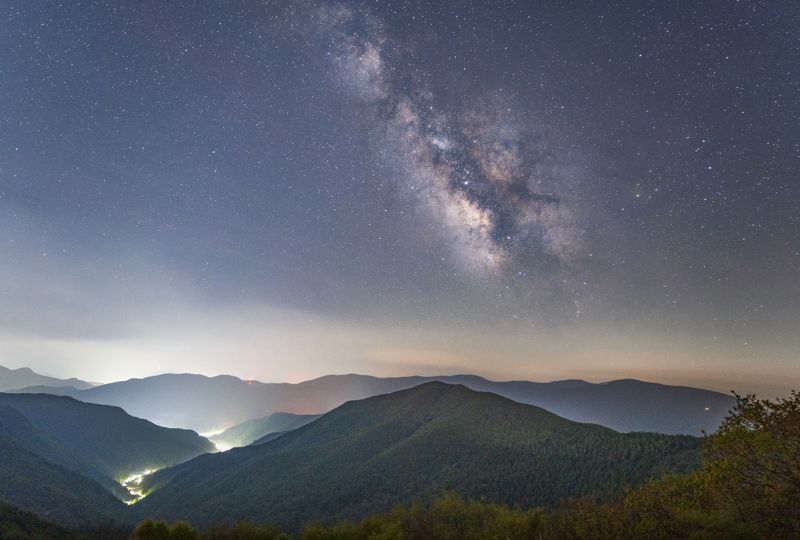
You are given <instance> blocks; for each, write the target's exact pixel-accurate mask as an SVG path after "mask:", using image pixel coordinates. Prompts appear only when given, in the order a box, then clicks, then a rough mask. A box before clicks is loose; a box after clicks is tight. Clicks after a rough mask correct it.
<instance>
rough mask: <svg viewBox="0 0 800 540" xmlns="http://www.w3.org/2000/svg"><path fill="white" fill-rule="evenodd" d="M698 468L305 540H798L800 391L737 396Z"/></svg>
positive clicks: (428, 510)
mask: <svg viewBox="0 0 800 540" xmlns="http://www.w3.org/2000/svg"><path fill="white" fill-rule="evenodd" d="M704 449H705V459H704V463H703V466H702V467H701V468H700V469H699V470H697V471H696V472H694V473H691V474H684V475H675V474H670V475H666V476H664V477H662V478H660V479H657V480H653V481H651V482H648V483H646V484H645V485H644V486H642V487H641V488H639V489H636V490H630V491H628V492H627V493H626V495H625V496H624V497H623V498H622V499H620V500H618V501H616V502H613V503H597V502H593V501H591V500H575V501H571V502H569V503H567V504H565V505H564V506H562V507H560V508H559V509H557V510H554V511H546V510H544V509H541V508H534V509H531V510H524V509H519V508H509V507H507V506H503V505H499V504H494V503H492V502H488V501H474V500H465V499H463V498H461V497H460V496H459V495H456V494H445V495H443V496H441V497H439V498H437V499H436V500H435V501H433V502H432V503H431V504H429V505H420V504H416V503H415V504H411V505H406V506H402V507H398V508H396V509H394V510H392V511H391V512H388V513H382V514H376V515H372V516H369V517H367V518H365V519H362V520H361V521H359V522H357V523H354V522H349V523H342V524H339V525H336V526H333V527H324V526H322V525H315V524H311V525H308V526H306V527H305V529H304V530H303V531H302V532H301V533H300V534H299V535H298V537H299V538H300V539H302V540H348V539H353V540H378V539H381V540H388V539H398V540H399V539H406V540H417V539H418V540H424V539H432V540H437V539H441V540H446V539H447V540H449V539H460V538H463V539H475V540H478V539H531V540H533V539H537V540H547V539H554V540H555V539H576V540H578V539H579V540H593V539H597V540H601V539H609V538H611V539H613V538H619V539H623V538H643V539H644V538H647V539H648V540H658V539H672V538H697V539H700V538H720V539H723V538H724V539H737V538H738V539H770V538H797V537H799V536H800V506H798V504H797V502H798V501H800V394H798V393H796V392H795V393H792V395H791V397H790V398H788V399H779V400H777V401H767V400H759V399H757V398H755V397H754V396H744V397H742V396H737V406H736V408H735V409H734V410H733V411H732V414H731V415H730V416H729V417H728V418H727V419H726V420H725V421H724V422H723V425H722V426H721V428H720V429H719V431H717V432H716V433H714V434H713V435H710V436H708V437H706V438H705V440H704ZM133 538H134V539H136V540H150V539H175V540H177V539H184V538H185V539H192V538H204V539H206V538H207V539H212V538H213V539H220V540H225V539H230V540H236V539H252V540H255V539H264V540H266V539H275V540H277V539H280V538H289V536H288V535H286V533H283V532H281V531H280V530H278V529H275V528H272V527H266V528H259V527H256V526H254V525H251V524H247V523H241V524H238V525H236V526H234V527H227V528H226V527H216V528H213V527H212V528H210V529H207V530H206V531H204V532H202V533H199V532H196V531H194V530H193V529H192V528H191V527H190V526H189V525H187V524H185V523H178V524H174V525H171V526H170V525H167V524H164V523H159V522H154V521H146V522H144V523H142V524H140V525H139V527H138V528H137V529H136V531H135V532H134V534H133Z"/></svg>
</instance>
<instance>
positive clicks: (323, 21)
mask: <svg viewBox="0 0 800 540" xmlns="http://www.w3.org/2000/svg"><path fill="white" fill-rule="evenodd" d="M315 20H316V22H317V24H318V25H319V28H318V29H317V30H318V31H319V32H321V33H322V35H323V36H324V38H325V40H324V41H325V42H327V43H329V48H328V50H327V54H328V55H329V56H330V60H331V68H332V70H333V73H334V79H335V81H336V82H337V83H338V84H339V85H340V87H341V88H342V89H344V90H347V91H349V92H352V94H353V95H355V96H357V97H358V98H359V99H361V100H363V102H364V103H365V105H369V106H370V107H372V108H374V109H375V120H376V121H377V122H379V123H380V126H381V131H382V132H383V133H382V135H383V140H382V143H383V147H382V153H383V154H384V155H385V156H386V158H387V159H388V160H390V161H391V163H392V164H393V165H394V167H395V168H396V169H397V170H398V172H399V174H398V178H399V181H400V183H401V189H402V190H403V191H405V192H406V194H408V193H409V192H410V193H412V194H413V198H414V199H415V201H416V203H417V204H418V205H419V207H420V208H422V209H423V211H424V212H425V213H426V214H427V216H428V218H429V219H430V220H431V221H432V224H433V225H432V228H434V229H437V230H436V234H440V235H442V236H443V237H445V238H446V239H447V240H448V241H449V242H450V243H451V245H452V249H453V252H454V253H455V255H456V256H457V257H458V260H459V261H460V263H461V264H462V265H463V266H464V267H465V268H467V269H469V270H470V271H472V272H475V273H485V272H490V273H492V272H501V271H513V272H515V273H516V274H517V275H518V276H526V275H527V274H528V273H529V272H535V271H540V270H541V269H542V268H543V267H545V266H547V265H548V263H550V264H553V263H555V264H557V265H559V266H563V265H568V264H570V263H572V262H574V261H575V260H576V259H578V258H579V257H580V256H581V255H582V253H583V252H584V247H585V246H584V242H583V235H582V231H581V229H580V227H579V226H578V225H577V223H576V221H575V219H574V218H573V216H572V211H571V210H570V206H569V200H568V199H567V198H565V197H562V196H561V195H560V193H561V190H562V189H564V187H565V186H563V185H553V184H549V183H544V184H543V182H542V179H541V178H539V177H537V175H536V169H537V167H538V165H539V162H540V161H542V160H544V159H545V157H546V156H544V155H543V153H542V151H541V149H539V148H538V147H537V142H538V141H537V136H536V134H535V133H534V132H533V130H532V129H531V128H530V127H528V126H524V125H520V122H519V120H518V119H517V118H516V117H515V111H514V110H513V109H512V108H511V107H510V105H509V104H508V103H507V102H505V101H504V100H503V99H502V98H501V97H499V96H498V95H497V94H494V95H491V96H489V97H488V98H486V99H484V100H482V102H481V104H482V107H481V108H480V109H479V110H471V109H467V108H458V107H447V108H443V107H439V106H437V99H436V96H435V95H433V93H432V92H431V90H430V88H428V87H427V86H426V84H425V82H424V81H425V80H426V79H428V78H429V77H430V76H431V75H430V74H420V73H419V72H418V71H417V70H415V69H414V66H413V58H410V59H409V58H408V55H407V54H404V46H403V44H402V43H401V42H399V41H398V40H390V39H389V38H388V37H387V36H386V35H384V33H383V25H382V24H381V21H380V20H378V19H376V18H375V17H374V16H372V15H371V14H370V13H369V12H364V11H361V12H358V11H353V10H351V9H349V8H347V7H345V6H341V5H340V6H336V7H331V6H325V7H323V8H320V9H319V10H318V11H317V16H316V17H315ZM387 44H388V45H387ZM389 47H391V49H392V51H391V55H387V54H386V52H385V51H386V49H388V48H389ZM387 56H392V58H387ZM400 63H404V64H405V66H404V67H402V68H397V67H396V66H395V65H394V64H400Z"/></svg>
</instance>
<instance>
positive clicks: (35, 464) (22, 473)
mask: <svg viewBox="0 0 800 540" xmlns="http://www.w3.org/2000/svg"><path fill="white" fill-rule="evenodd" d="M0 456H1V458H0V501H2V502H5V503H8V504H12V505H14V506H16V507H18V508H21V509H22V510H26V511H29V512H34V513H36V514H37V515H39V516H41V517H43V518H45V519H48V520H50V521H54V522H57V523H60V524H64V525H70V526H77V525H82V526H85V525H87V524H93V525H98V524H104V523H108V522H126V521H129V520H130V519H131V512H130V509H129V508H128V507H127V506H125V504H124V503H122V502H121V501H120V500H119V499H117V498H116V497H114V496H113V495H112V494H111V493H109V492H108V491H107V490H105V489H104V488H103V487H102V486H100V485H99V484H98V483H97V482H95V481H93V480H90V479H88V478H86V477H85V476H82V475H81V474H79V473H77V472H74V471H69V470H67V469H65V468H63V467H60V466H58V465H55V464H54V463H51V462H49V461H46V460H44V459H43V458H41V457H39V456H37V455H36V454H33V453H31V452H29V451H28V450H25V449H23V448H20V447H19V446H17V445H16V444H14V443H13V442H11V441H9V440H8V438H6V437H5V436H4V435H2V434H0ZM3 538H5V537H3Z"/></svg>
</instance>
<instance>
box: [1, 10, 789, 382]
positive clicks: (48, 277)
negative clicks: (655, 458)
mask: <svg viewBox="0 0 800 540" xmlns="http://www.w3.org/2000/svg"><path fill="white" fill-rule="evenodd" d="M0 8H2V9H0V305H2V310H0V364H3V365H6V366H9V367H19V366H30V367H32V368H34V369H36V370H38V371H41V372H45V373H48V374H53V375H59V376H77V377H81V378H84V379H88V380H92V381H110V380H117V379H123V378H128V377H132V376H146V375H151V374H155V373H160V372H166V371H171V372H176V371H177V372H195V373H205V374H209V375H214V374H219V373H230V374H233V375H237V376H240V377H244V378H258V379H261V380H265V381H299V380H304V379H308V378H311V377H315V376H319V375H323V374H327V373H347V372H359V373H368V374H374V375H381V376H383V375H407V374H442V373H465V372H470V373H476V374H480V375H484V376H487V377H491V378H495V379H511V378H517V379H520V378H523V379H529V380H553V379H563V378H583V379H587V380H592V381H603V380H610V379H614V378H623V377H636V378H642V379H646V380H653V381H658V382H665V383H671V384H672V383H676V384H689V385H697V386H705V387H708V388H714V389H718V390H722V391H728V390H731V389H736V390H737V391H739V392H751V391H755V392H759V393H761V394H762V395H769V396H772V395H780V394H784V393H786V392H787V391H788V389H789V388H792V387H795V388H796V387H798V386H800V332H798V330H800V178H799V177H798V176H799V174H798V171H800V69H799V68H800V4H798V3H797V2H794V1H769V2H747V1H741V2H733V1H724V2H718V1H708V2H688V1H687V2H664V1H652V2H646V1H645V2H585V3H584V2H576V3H566V4H565V3H564V2H555V1H552V2H550V1H536V2H532V1H527V0H524V1H516V2H515V1H508V2H483V1H461V0H459V1H451V2H448V1H437V2H430V1H423V0H420V1H410V0H406V1H381V2H314V1H310V0H309V1H302V0H300V1H292V0H286V1H274V2H273V1H256V0H247V1H244V0H242V1H231V2H224V3H222V2H201V1H189V0H181V1H171V2H160V1H114V2H112V1H99V0H98V1H78V0H75V1H70V2H63V3H59V2H31V1H28V0H25V1H16V0H6V1H3V2H0Z"/></svg>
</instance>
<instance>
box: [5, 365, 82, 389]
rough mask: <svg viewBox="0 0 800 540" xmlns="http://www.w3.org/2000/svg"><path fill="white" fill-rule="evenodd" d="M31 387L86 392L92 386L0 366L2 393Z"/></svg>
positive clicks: (79, 381)
mask: <svg viewBox="0 0 800 540" xmlns="http://www.w3.org/2000/svg"><path fill="white" fill-rule="evenodd" d="M30 386H42V387H50V388H63V387H72V388H73V389H75V390H86V389H88V388H91V387H92V385H91V384H90V383H88V382H86V381H82V380H80V379H57V378H55V377H47V376H45V375H39V374H38V373H35V372H34V371H32V370H31V369H29V368H19V369H9V368H6V367H3V366H0V392H7V391H9V390H17V389H19V388H26V387H30Z"/></svg>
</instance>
